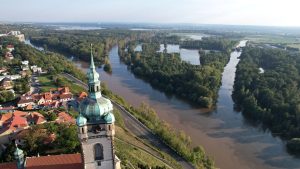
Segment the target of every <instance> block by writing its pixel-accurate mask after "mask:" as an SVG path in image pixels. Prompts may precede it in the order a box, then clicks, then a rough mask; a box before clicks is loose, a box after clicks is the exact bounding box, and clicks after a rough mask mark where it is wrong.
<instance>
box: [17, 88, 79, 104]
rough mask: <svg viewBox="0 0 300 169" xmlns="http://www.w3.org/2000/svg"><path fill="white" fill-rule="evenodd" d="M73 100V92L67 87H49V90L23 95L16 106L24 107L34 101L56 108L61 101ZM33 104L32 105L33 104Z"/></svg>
mask: <svg viewBox="0 0 300 169" xmlns="http://www.w3.org/2000/svg"><path fill="white" fill-rule="evenodd" d="M71 100H73V94H72V93H71V92H70V89H69V88H68V87H62V88H58V89H50V91H49V92H45V93H37V94H33V95H23V96H22V97H21V99H20V101H19V103H18V107H22V108H23V107H25V106H27V105H28V104H31V103H34V104H36V105H38V106H40V107H49V108H58V107H59V106H61V104H62V103H65V102H68V101H71ZM34 104H33V105H34Z"/></svg>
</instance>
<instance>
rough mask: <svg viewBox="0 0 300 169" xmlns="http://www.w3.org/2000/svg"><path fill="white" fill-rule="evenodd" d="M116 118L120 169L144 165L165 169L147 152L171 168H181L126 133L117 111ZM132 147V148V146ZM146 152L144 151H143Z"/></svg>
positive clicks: (150, 146) (167, 156)
mask: <svg viewBox="0 0 300 169" xmlns="http://www.w3.org/2000/svg"><path fill="white" fill-rule="evenodd" d="M114 115H115V117H116V137H117V138H116V139H115V141H114V142H115V146H116V154H117V156H118V157H119V158H120V159H121V165H122V168H133V167H134V168H140V167H138V165H141V164H142V165H145V166H148V167H152V168H154V167H166V168H170V167H167V166H166V165H165V164H164V163H163V162H162V161H161V160H159V159H157V158H155V157H154V156H153V155H150V154H149V153H147V152H151V154H154V155H155V156H158V157H160V158H162V159H164V160H165V161H167V163H168V164H171V165H172V167H173V168H178V169H179V168H181V166H180V165H179V164H178V163H177V161H175V160H174V159H173V158H172V157H170V156H169V155H167V154H165V153H163V152H161V151H159V150H158V149H156V148H154V147H153V146H152V145H150V144H148V143H147V142H145V141H143V140H140V139H139V138H138V137H136V136H135V135H133V134H132V133H131V132H129V131H127V129H126V128H125V125H124V121H123V119H122V117H121V115H120V113H119V112H118V111H117V110H114ZM133 145H134V146H133ZM145 150H146V151H145Z"/></svg>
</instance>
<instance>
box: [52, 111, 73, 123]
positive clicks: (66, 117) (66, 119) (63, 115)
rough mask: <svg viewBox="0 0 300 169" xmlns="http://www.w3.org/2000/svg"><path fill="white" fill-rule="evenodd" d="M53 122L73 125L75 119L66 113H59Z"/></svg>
mask: <svg viewBox="0 0 300 169" xmlns="http://www.w3.org/2000/svg"><path fill="white" fill-rule="evenodd" d="M55 121H56V122H57V123H65V122H68V123H72V124H75V119H74V118H73V117H72V116H71V115H69V114H68V113H66V112H60V113H58V117H57V119H56V120H55Z"/></svg>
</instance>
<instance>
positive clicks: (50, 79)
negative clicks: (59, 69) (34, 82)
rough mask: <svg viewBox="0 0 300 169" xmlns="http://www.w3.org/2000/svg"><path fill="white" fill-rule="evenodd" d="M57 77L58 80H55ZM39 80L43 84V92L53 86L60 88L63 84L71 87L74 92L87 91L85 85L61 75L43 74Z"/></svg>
mask: <svg viewBox="0 0 300 169" xmlns="http://www.w3.org/2000/svg"><path fill="white" fill-rule="evenodd" d="M55 79H57V80H56V81H57V82H55ZM38 80H39V83H40V85H41V91H42V92H46V91H49V90H50V89H51V88H58V87H63V86H67V87H69V88H70V90H71V92H72V93H73V94H77V93H80V92H82V91H86V90H85V89H84V88H83V87H81V86H79V85H77V84H75V83H74V82H72V81H70V80H68V79H66V78H65V77H63V76H60V75H42V76H39V77H38Z"/></svg>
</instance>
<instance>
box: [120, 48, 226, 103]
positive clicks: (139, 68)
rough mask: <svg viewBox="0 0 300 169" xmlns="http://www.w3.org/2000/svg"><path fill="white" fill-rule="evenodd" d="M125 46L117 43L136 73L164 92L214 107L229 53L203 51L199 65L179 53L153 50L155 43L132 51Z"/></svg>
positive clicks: (125, 59) (123, 57) (123, 56)
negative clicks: (183, 57) (138, 50)
mask: <svg viewBox="0 0 300 169" xmlns="http://www.w3.org/2000/svg"><path fill="white" fill-rule="evenodd" d="M127 45H128V46H127V47H125V46H119V54H120V56H121V58H122V60H123V61H124V62H125V63H126V64H127V65H128V66H130V68H131V70H132V72H133V73H134V74H135V75H137V76H139V77H141V78H143V79H145V80H147V81H149V82H150V83H151V84H152V85H153V86H154V87H158V88H160V89H162V90H163V91H165V92H167V93H171V94H176V95H178V96H181V97H183V98H186V99H188V100H190V101H192V102H194V103H197V104H198V105H200V106H202V107H207V108H212V107H213V105H214V104H215V102H216V99H217V93H218V89H219V87H220V84H221V75H222V72H223V68H224V66H225V65H226V63H227V62H228V61H229V57H230V55H229V53H227V52H210V53H207V54H205V53H203V54H201V63H203V64H202V65H201V66H198V65H191V64H189V63H187V62H184V61H182V60H181V59H180V56H179V54H178V53H172V54H169V53H166V52H162V53H158V52H156V51H157V48H159V44H157V43H144V44H143V45H142V49H143V51H142V52H135V51H134V43H128V44H127ZM125 48H127V51H126V50H125Z"/></svg>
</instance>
